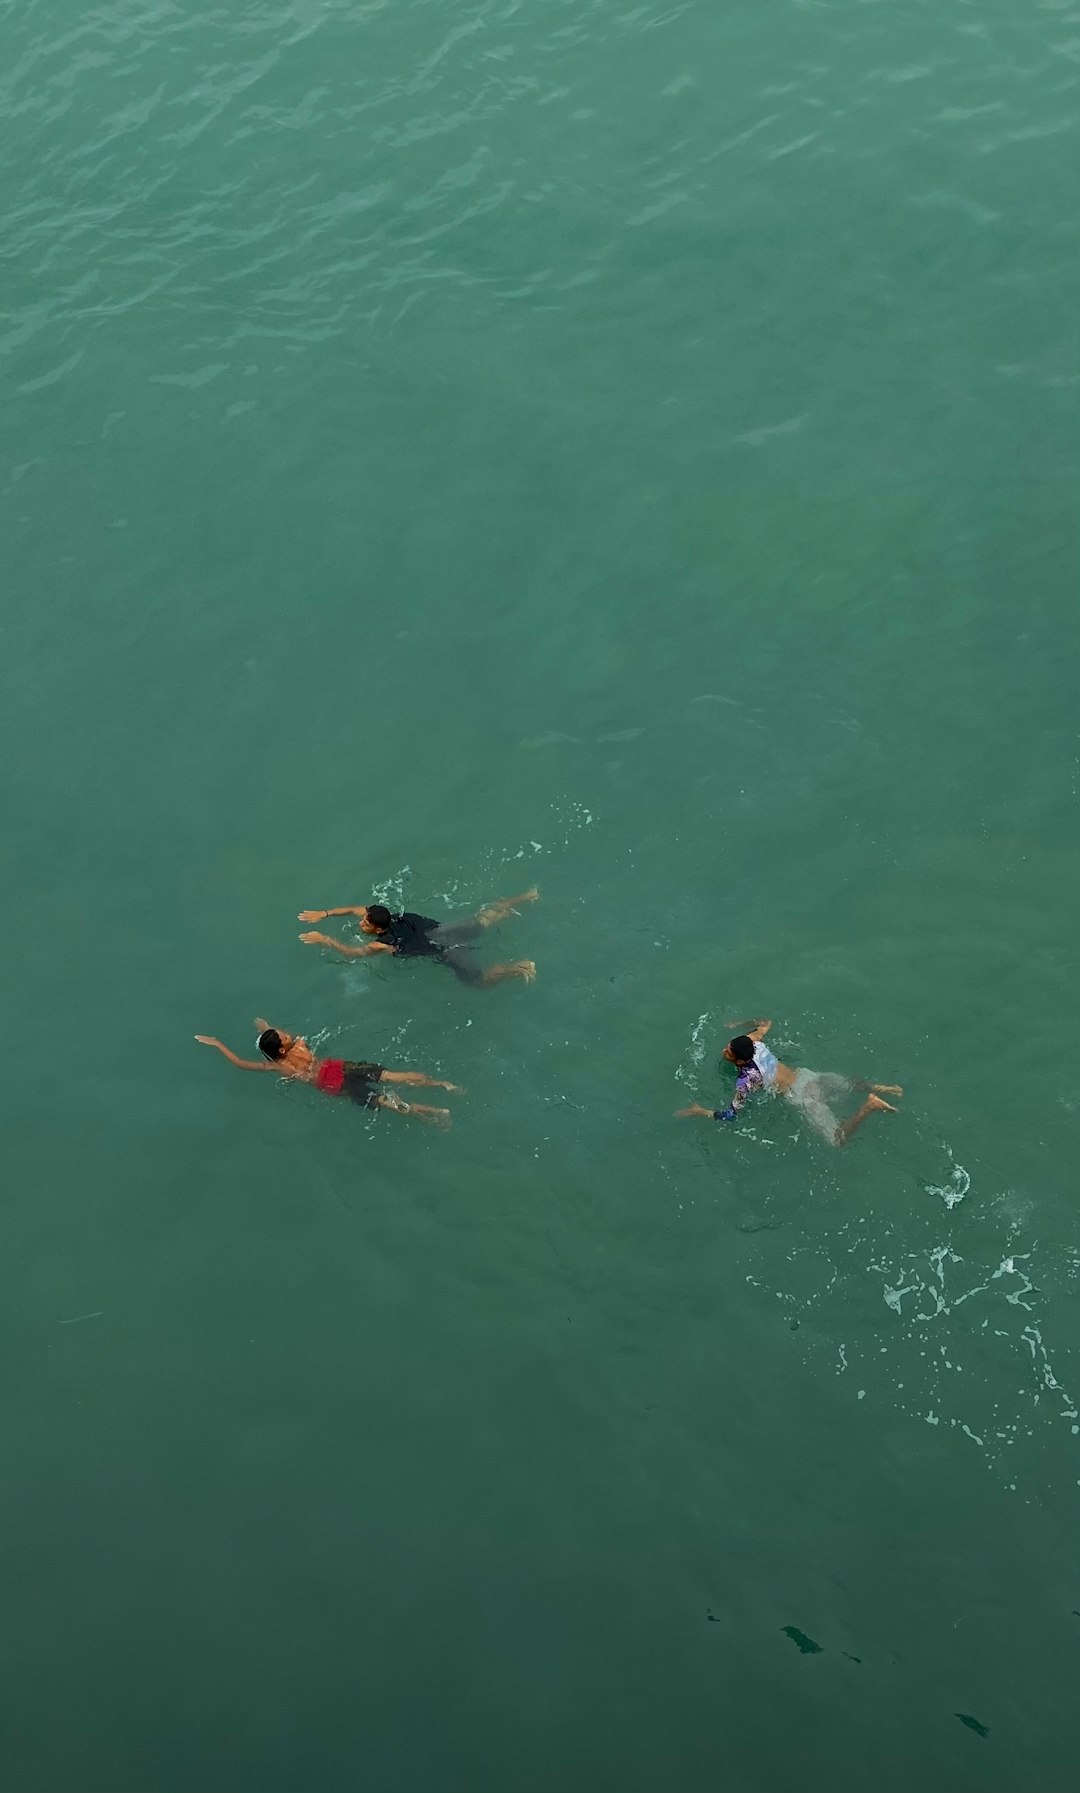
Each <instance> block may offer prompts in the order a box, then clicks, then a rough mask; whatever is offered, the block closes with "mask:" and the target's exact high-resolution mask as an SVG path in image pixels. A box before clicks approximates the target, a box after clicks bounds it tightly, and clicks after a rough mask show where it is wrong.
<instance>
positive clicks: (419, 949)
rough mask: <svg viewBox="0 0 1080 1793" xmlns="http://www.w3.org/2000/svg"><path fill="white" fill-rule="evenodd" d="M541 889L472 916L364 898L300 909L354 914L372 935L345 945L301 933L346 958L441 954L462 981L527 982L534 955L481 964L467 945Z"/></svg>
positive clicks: (315, 917) (319, 916)
mask: <svg viewBox="0 0 1080 1793" xmlns="http://www.w3.org/2000/svg"><path fill="white" fill-rule="evenodd" d="M539 895H540V892H539V891H538V890H537V889H535V887H534V888H533V889H532V890H524V891H522V893H521V895H520V896H515V897H504V898H503V899H502V901H501V902H498V903H491V904H489V906H488V907H487V908H486V909H481V911H480V913H479V915H475V916H473V918H472V919H471V920H470V921H452V922H446V923H443V922H438V921H436V920H434V918H433V917H432V916H430V915H414V914H413V913H411V911H409V910H405V911H404V912H403V913H402V914H401V915H393V914H391V912H390V910H389V909H387V908H386V906H385V904H383V903H367V904H364V903H361V904H359V905H357V906H356V907H354V908H346V909H301V911H300V915H299V917H298V919H299V920H300V921H325V920H326V918H327V917H328V916H330V915H355V916H356V917H357V919H358V921H359V923H360V932H361V933H362V934H369V935H370V936H371V940H370V943H369V944H368V945H366V946H346V945H345V944H344V943H343V942H342V941H340V940H334V939H333V938H332V937H331V936H330V935H329V934H317V933H311V934H301V936H300V938H301V940H302V941H303V942H304V944H305V946H328V947H330V949H331V951H332V952H336V953H342V954H343V955H344V956H345V958H347V959H367V958H371V957H372V956H373V955H374V954H375V953H393V954H394V955H395V956H396V957H397V958H399V959H437V960H438V961H439V963H440V964H441V965H448V966H449V967H450V970H451V971H452V972H453V973H454V975H455V977H458V978H460V979H461V981H462V983H463V984H482V985H487V984H502V983H505V982H506V980H507V979H508V978H515V977H519V978H521V979H523V981H524V982H525V983H527V984H529V983H531V982H532V980H533V978H534V977H535V976H536V966H535V964H534V963H533V961H532V959H514V960H512V961H511V962H510V963H509V964H505V965H488V966H486V967H482V966H480V965H478V964H477V963H476V960H475V959H474V957H473V955H472V953H471V952H468V951H466V950H465V949H466V947H467V946H468V944H469V943H470V942H471V941H473V940H478V939H479V938H480V936H481V934H483V933H484V932H485V931H486V930H487V929H488V928H490V927H494V926H495V925H496V923H497V922H500V921H505V920H506V917H507V916H508V915H514V914H516V913H517V905H518V904H519V903H535V901H536V899H537V897H538V896H539Z"/></svg>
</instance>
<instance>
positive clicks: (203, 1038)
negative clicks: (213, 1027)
mask: <svg viewBox="0 0 1080 1793" xmlns="http://www.w3.org/2000/svg"><path fill="white" fill-rule="evenodd" d="M195 1038H196V1039H197V1040H198V1042H199V1045H200V1046H216V1047H217V1049H218V1051H219V1052H224V1051H225V1050H226V1048H225V1047H224V1046H223V1045H222V1043H221V1041H220V1040H215V1039H213V1038H212V1036H211V1035H210V1034H208V1033H197V1034H196V1035H195Z"/></svg>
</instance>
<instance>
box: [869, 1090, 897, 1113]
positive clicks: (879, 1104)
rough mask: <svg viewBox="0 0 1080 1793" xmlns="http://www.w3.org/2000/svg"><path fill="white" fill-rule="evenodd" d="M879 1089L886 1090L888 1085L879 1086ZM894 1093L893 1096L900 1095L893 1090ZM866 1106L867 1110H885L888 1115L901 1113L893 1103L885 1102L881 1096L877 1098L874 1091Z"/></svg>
mask: <svg viewBox="0 0 1080 1793" xmlns="http://www.w3.org/2000/svg"><path fill="white" fill-rule="evenodd" d="M877 1087H878V1088H879V1089H886V1088H888V1085H887V1084H879V1085H877ZM892 1093H893V1095H896V1096H898V1095H899V1094H900V1091H899V1090H893V1092H892ZM866 1106H867V1108H880V1109H883V1110H884V1112H885V1113H886V1114H899V1112H900V1111H899V1109H897V1108H894V1107H893V1105H892V1103H891V1102H883V1101H882V1099H881V1097H880V1096H875V1095H874V1093H873V1091H871V1093H870V1094H869V1095H868V1096H867V1098H866Z"/></svg>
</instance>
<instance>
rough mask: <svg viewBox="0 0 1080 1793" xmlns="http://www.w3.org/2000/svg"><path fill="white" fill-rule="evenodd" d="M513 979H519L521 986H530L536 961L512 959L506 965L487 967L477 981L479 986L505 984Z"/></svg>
mask: <svg viewBox="0 0 1080 1793" xmlns="http://www.w3.org/2000/svg"><path fill="white" fill-rule="evenodd" d="M514 977H519V978H520V979H521V981H522V983H523V984H531V983H532V982H533V981H534V980H535V977H536V961H535V960H534V959H513V960H512V961H511V962H510V964H508V965H489V966H488V967H487V970H486V971H482V972H481V973H480V977H479V980H478V981H479V982H480V983H481V984H505V983H506V982H507V980H508V979H509V978H514Z"/></svg>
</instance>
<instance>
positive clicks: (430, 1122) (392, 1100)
mask: <svg viewBox="0 0 1080 1793" xmlns="http://www.w3.org/2000/svg"><path fill="white" fill-rule="evenodd" d="M376 1106H377V1107H378V1108H392V1109H394V1110H395V1111H396V1112H397V1113H398V1114H412V1115H415V1116H416V1119H417V1120H418V1121H423V1122H424V1123H425V1124H426V1125H427V1126H429V1127H443V1128H446V1127H449V1125H450V1110H449V1109H448V1108H431V1107H430V1106H429V1105H428V1104H427V1103H426V1102H402V1101H401V1100H400V1099H399V1098H398V1097H397V1096H380V1097H379V1099H378V1102H377V1103H376Z"/></svg>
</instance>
